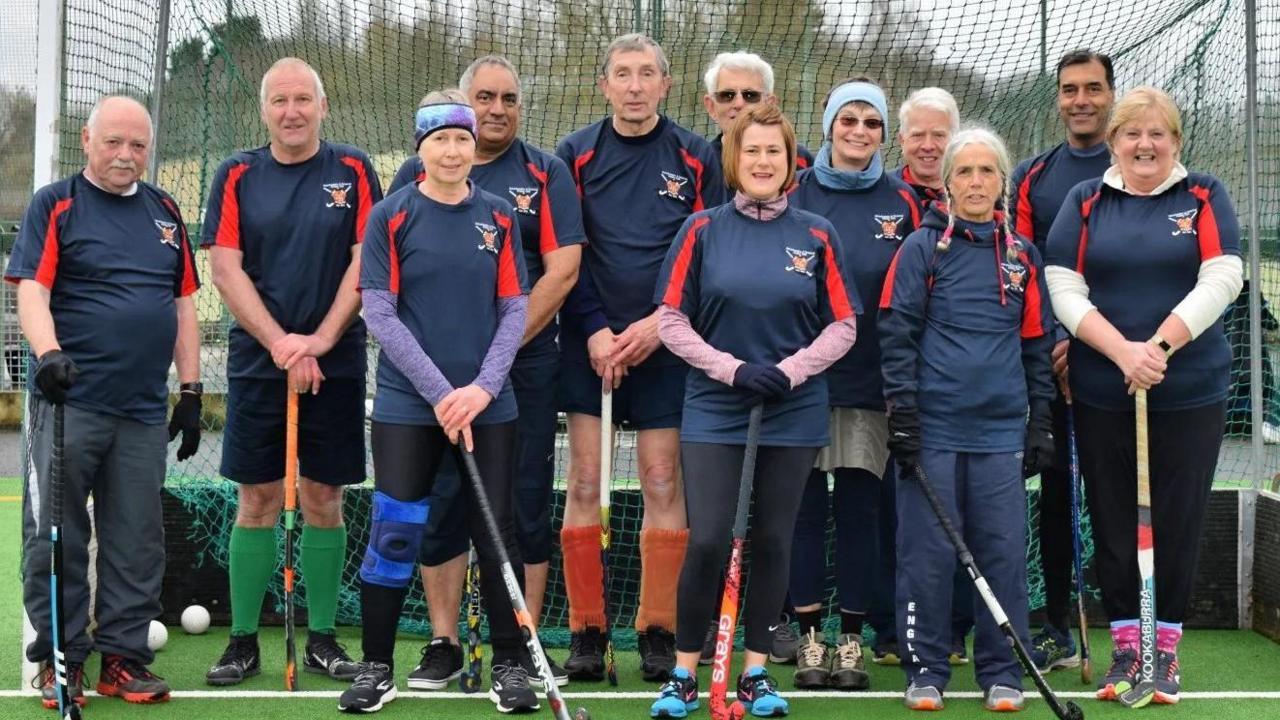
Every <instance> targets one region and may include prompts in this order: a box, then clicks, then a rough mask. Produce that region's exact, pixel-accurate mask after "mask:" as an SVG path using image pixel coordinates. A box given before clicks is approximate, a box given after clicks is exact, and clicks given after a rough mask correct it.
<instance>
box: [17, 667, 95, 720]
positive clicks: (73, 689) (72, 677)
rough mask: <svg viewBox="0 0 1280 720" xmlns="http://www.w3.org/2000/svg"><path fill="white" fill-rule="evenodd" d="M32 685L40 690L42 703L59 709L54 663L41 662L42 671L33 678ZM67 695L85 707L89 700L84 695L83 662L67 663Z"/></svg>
mask: <svg viewBox="0 0 1280 720" xmlns="http://www.w3.org/2000/svg"><path fill="white" fill-rule="evenodd" d="M31 686H32V687H34V688H36V689H37V690H39V691H40V703H41V704H42V705H44V706H45V707H46V708H47V709H49V710H57V709H58V688H57V686H56V685H55V684H54V678H53V664H52V663H47V662H46V663H41V664H40V672H39V673H38V674H37V675H36V676H35V678H34V679H32V681H31ZM67 697H68V698H69V699H70V700H71V702H73V703H75V704H77V705H79V706H80V707H84V704H85V703H86V702H88V700H87V699H86V698H85V696H84V664H83V663H78V662H69V663H67Z"/></svg>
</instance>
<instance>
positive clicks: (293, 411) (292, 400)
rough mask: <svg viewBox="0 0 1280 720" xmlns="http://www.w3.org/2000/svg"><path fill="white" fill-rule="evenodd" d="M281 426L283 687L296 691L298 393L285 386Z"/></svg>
mask: <svg viewBox="0 0 1280 720" xmlns="http://www.w3.org/2000/svg"><path fill="white" fill-rule="evenodd" d="M285 392H286V393H287V395H288V397H289V400H288V405H286V412H285V426H284V688H285V689H286V690H297V689H298V648H297V643H296V642H295V640H294V627H293V625H294V621H293V576H294V568H293V542H294V539H295V538H294V536H295V535H296V534H297V531H298V527H297V523H296V522H295V521H296V520H297V514H298V393H296V392H294V391H293V388H290V387H288V385H287V383H286V387H285Z"/></svg>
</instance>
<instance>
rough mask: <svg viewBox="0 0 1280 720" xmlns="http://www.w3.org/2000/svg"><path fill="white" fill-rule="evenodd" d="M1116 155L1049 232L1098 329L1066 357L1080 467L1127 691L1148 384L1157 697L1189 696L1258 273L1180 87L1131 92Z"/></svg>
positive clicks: (1116, 677) (1061, 283) (1113, 130)
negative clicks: (1247, 264) (1196, 614)
mask: <svg viewBox="0 0 1280 720" xmlns="http://www.w3.org/2000/svg"><path fill="white" fill-rule="evenodd" d="M1107 142H1108V144H1109V145H1110V146H1111V154H1112V157H1113V162H1114V164H1113V165H1112V166H1111V167H1110V168H1108V169H1107V171H1106V173H1105V174H1103V176H1102V178H1100V179H1095V180H1086V181H1085V182H1082V183H1080V184H1079V185H1076V186H1075V188H1073V189H1072V190H1071V192H1070V193H1069V194H1068V195H1067V199H1066V201H1065V202H1064V204H1063V207H1062V210H1061V211H1060V212H1059V213H1058V216H1057V219H1056V220H1055V221H1054V223H1053V227H1052V228H1051V229H1050V231H1049V239H1048V251H1047V254H1048V265H1049V267H1048V270H1047V271H1046V275H1047V277H1048V280H1049V290H1050V293H1051V295H1052V298H1053V310H1054V313H1055V314H1056V315H1057V316H1058V319H1059V320H1060V321H1061V322H1062V324H1063V325H1064V326H1065V327H1066V329H1067V330H1069V331H1070V332H1071V334H1072V335H1075V336H1076V338H1078V339H1079V340H1082V341H1083V342H1073V343H1071V349H1070V351H1069V352H1068V355H1067V362H1068V367H1069V368H1070V371H1069V376H1068V377H1069V385H1070V388H1071V395H1072V397H1073V398H1074V406H1075V413H1076V427H1077V434H1078V438H1079V445H1080V463H1081V465H1080V467H1081V470H1082V471H1083V473H1084V479H1085V483H1086V493H1087V494H1088V496H1089V515H1090V518H1091V519H1092V521H1093V533H1094V541H1095V543H1096V547H1097V548H1099V552H1098V557H1097V568H1098V583H1099V585H1101V587H1102V601H1103V606H1104V607H1105V608H1106V610H1107V615H1108V617H1110V619H1111V639H1112V644H1113V646H1114V651H1113V654H1112V665H1111V669H1110V670H1109V671H1108V672H1107V675H1106V677H1105V678H1104V679H1103V680H1102V682H1101V683H1100V685H1099V688H1098V697H1099V698H1101V699H1104V700H1114V699H1116V697H1117V696H1118V695H1119V694H1121V693H1123V692H1124V691H1125V690H1127V689H1128V688H1129V687H1131V686H1132V685H1133V684H1134V683H1135V682H1136V677H1137V672H1138V664H1139V661H1138V641H1139V638H1138V619H1137V618H1138V613H1139V610H1138V586H1139V580H1138V557H1137V543H1136V541H1135V538H1136V537H1137V528H1136V526H1135V525H1136V519H1137V509H1136V507H1137V489H1136V483H1137V467H1136V462H1135V434H1134V409H1133V401H1132V400H1131V399H1130V398H1129V395H1130V394H1132V393H1133V391H1134V390H1135V389H1136V388H1142V389H1148V390H1149V392H1148V399H1147V403H1148V408H1149V413H1148V423H1149V426H1148V433H1149V438H1150V443H1151V444H1150V463H1151V465H1150V469H1151V510H1152V529H1153V533H1154V537H1155V545H1156V552H1155V583H1156V619H1157V621H1158V623H1157V639H1156V644H1157V654H1156V692H1155V701H1156V702H1160V703H1176V702H1177V701H1178V690H1179V668H1178V654H1177V653H1178V641H1179V640H1180V639H1181V637H1182V619H1183V617H1185V616H1186V612H1187V604H1188V602H1189V600H1190V597H1191V585H1192V580H1193V579H1194V577H1195V570H1196V560H1197V554H1198V550H1199V547H1200V532H1201V529H1202V528H1203V525H1204V513H1205V508H1206V506H1207V504H1208V499H1209V489H1210V487H1211V486H1212V484H1213V473H1214V467H1215V465H1216V463H1217V459H1218V450H1219V448H1220V447H1221V444H1222V433H1223V426H1224V423H1225V420H1226V398H1227V380H1228V376H1229V373H1230V367H1231V349H1230V346H1229V344H1228V342H1227V338H1226V334H1225V333H1224V332H1223V326H1222V314H1223V312H1224V311H1225V310H1226V308H1227V306H1228V305H1229V304H1231V301H1232V300H1234V299H1235V298H1236V296H1237V295H1238V294H1239V292H1240V288H1241V286H1242V284H1243V282H1244V281H1243V265H1242V263H1241V261H1240V227H1239V225H1238V224H1237V222H1236V213H1235V209H1234V208H1233V207H1232V206H1231V199H1230V198H1229V197H1227V191H1226V188H1224V187H1223V186H1222V183H1221V182H1219V181H1218V179H1217V178H1215V177H1213V176H1212V175H1208V174H1205V173H1197V172H1188V171H1187V169H1186V168H1185V167H1183V166H1182V164H1181V163H1180V162H1178V156H1179V152H1180V151H1181V149H1182V121H1181V118H1180V117H1179V114H1178V108H1177V106H1175V105H1174V104H1173V101H1172V100H1170V99H1169V96H1168V95H1166V94H1164V93H1163V92H1161V91H1160V90H1157V89H1155V88H1151V87H1139V88H1135V89H1133V90H1131V91H1129V93H1128V94H1126V95H1125V97H1124V98H1123V99H1121V101H1120V102H1119V103H1117V104H1116V107H1115V111H1114V112H1113V113H1112V116H1111V121H1110V123H1109V124H1108V126H1107Z"/></svg>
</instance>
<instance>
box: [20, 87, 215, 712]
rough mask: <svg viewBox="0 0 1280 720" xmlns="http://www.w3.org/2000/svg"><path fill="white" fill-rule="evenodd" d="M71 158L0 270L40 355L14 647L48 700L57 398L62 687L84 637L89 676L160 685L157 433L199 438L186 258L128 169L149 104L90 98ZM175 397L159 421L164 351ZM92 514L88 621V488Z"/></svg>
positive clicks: (146, 698)
mask: <svg viewBox="0 0 1280 720" xmlns="http://www.w3.org/2000/svg"><path fill="white" fill-rule="evenodd" d="M80 139H81V144H82V146H83V148H84V153H85V158H86V160H87V162H86V163H85V167H84V170H83V171H82V172H80V173H77V174H75V175H73V176H71V177H69V178H66V179H63V180H60V181H58V182H55V183H53V184H51V185H46V186H45V187H43V188H41V189H40V190H39V191H38V192H36V194H35V197H33V198H32V200H31V205H30V206H29V207H28V208H27V214H26V218H25V220H24V221H23V223H22V230H21V233H20V234H19V236H18V242H17V244H16V245H15V246H14V250H13V257H12V258H11V260H10V262H9V267H8V268H7V269H6V270H5V279H6V280H8V281H9V282H12V283H16V284H17V286H18V319H19V321H20V322H21V324H22V332H23V335H24V336H25V337H26V339H27V342H29V343H30V344H31V351H32V355H33V356H34V357H35V358H38V360H37V361H36V362H35V364H34V366H33V375H32V383H31V388H30V399H31V425H30V432H31V443H32V445H31V447H32V458H31V462H32V467H33V468H34V470H35V473H34V477H33V478H31V479H30V482H29V484H28V485H27V486H26V487H25V488H24V489H25V491H26V492H25V493H24V497H23V513H22V543H23V593H22V594H23V603H24V605H25V607H26V611H27V615H28V617H30V618H31V624H32V626H33V627H34V628H35V629H36V639H35V641H34V642H32V643H31V644H30V645H28V646H27V648H26V655H27V659H29V660H31V661H32V662H40V663H43V664H44V669H43V672H42V673H41V676H40V681H41V695H42V700H43V703H44V706H45V707H46V708H56V707H58V696H57V694H56V692H55V688H54V681H53V663H52V660H53V654H54V650H55V648H53V643H52V634H51V628H52V626H51V620H52V615H53V613H52V606H51V603H50V587H49V567H50V566H49V553H50V547H49V542H48V522H49V520H48V518H49V512H50V490H51V486H50V472H51V471H52V470H53V461H52V455H53V451H54V448H53V422H54V406H59V408H60V409H61V412H62V413H63V415H64V417H65V420H64V421H63V426H64V428H65V429H64V433H65V435H64V440H63V447H62V449H61V453H62V457H63V461H62V462H63V463H64V464H65V470H63V475H62V486H63V487H62V491H61V494H62V497H63V500H62V507H63V512H62V537H63V543H64V550H63V564H62V568H61V570H60V572H59V582H60V584H61V597H60V601H62V602H64V603H65V606H64V608H63V617H64V618H65V624H64V626H63V628H62V630H63V631H64V633H65V634H64V635H63V637H62V648H60V650H63V651H64V652H65V657H66V662H67V676H66V681H67V685H68V691H69V694H70V699H71V700H72V701H74V702H77V703H79V704H81V705H83V704H84V702H85V696H84V691H83V689H82V685H83V678H84V662H85V658H86V657H87V656H88V655H89V653H90V652H91V651H92V650H94V649H97V650H98V651H99V652H100V653H102V673H101V676H100V678H99V680H98V686H97V690H98V692H99V694H102V695H112V696H118V697H121V698H123V699H125V700H127V701H129V702H135V703H151V702H163V701H165V700H168V699H169V686H168V684H166V683H165V681H164V680H163V679H161V678H159V677H157V676H156V675H153V674H152V673H151V671H150V670H148V669H147V667H146V666H147V664H149V663H150V662H151V661H152V660H153V659H154V658H155V654H154V653H153V652H152V651H151V650H150V649H149V648H148V647H147V633H148V630H149V629H150V622H151V618H153V617H155V616H156V615H158V614H159V613H160V609H161V608H160V581H161V575H162V573H160V572H159V571H158V568H163V567H164V526H163V521H162V515H161V509H160V491H161V488H162V487H163V485H164V474H165V452H166V449H165V445H166V441H167V440H169V439H172V438H173V437H174V436H175V435H176V434H177V432H179V431H181V432H182V433H183V440H182V446H181V447H180V448H179V449H178V459H179V460H186V459H187V458H189V457H191V456H192V455H194V454H195V452H196V449H197V448H198V447H199V441H200V393H201V386H200V383H199V382H198V380H199V376H200V331H199V327H198V324H197V321H196V309H195V301H194V299H193V298H192V294H193V293H195V291H196V290H197V288H199V280H198V278H197V277H196V270H195V257H194V255H193V253H192V246H191V240H190V238H188V237H187V228H186V225H185V224H184V223H183V221H182V216H181V214H179V212H178V205H177V203H175V202H174V200H173V198H172V197H170V196H169V194H168V193H166V192H165V191H163V190H161V189H159V188H157V187H155V186H154V185H150V184H148V183H145V182H141V181H140V180H139V178H140V177H141V176H142V171H143V169H144V168H146V166H147V156H148V154H149V153H150V150H151V140H152V126H151V117H150V116H149V115H148V113H147V110H146V108H144V107H143V106H142V105H141V104H139V103H138V102H137V101H136V100H133V99H131V98H127V97H120V96H107V97H104V98H102V99H101V100H99V101H98V103H97V104H96V105H95V106H94V108H93V110H92V112H90V113H89V121H88V123H87V124H86V125H85V127H84V129H83V130H82V131H81V135H80ZM171 361H173V362H175V363H176V364H177V368H178V380H179V382H180V383H182V385H181V388H180V391H181V397H180V399H179V401H178V404H177V406H176V407H175V408H174V411H173V417H172V420H171V421H170V423H169V435H168V437H167V438H166V436H165V414H166V406H167V404H168V399H169V389H168V382H167V381H168V375H169V364H170V362H171ZM90 494H92V495H93V497H94V520H95V521H96V523H97V533H98V538H99V544H98V561H99V562H98V566H97V568H96V570H97V573H98V585H97V589H98V593H97V597H96V602H97V605H96V608H97V612H96V616H97V620H98V626H97V629H96V630H95V631H94V635H93V637H92V638H90V637H89V634H88V630H87V628H88V624H89V601H90V598H89V584H88V572H89V567H88V564H89V551H88V543H89V535H90V532H91V527H92V526H91V525H90V521H89V515H88V512H87V511H86V509H85V501H86V499H87V498H88V497H89V495H90Z"/></svg>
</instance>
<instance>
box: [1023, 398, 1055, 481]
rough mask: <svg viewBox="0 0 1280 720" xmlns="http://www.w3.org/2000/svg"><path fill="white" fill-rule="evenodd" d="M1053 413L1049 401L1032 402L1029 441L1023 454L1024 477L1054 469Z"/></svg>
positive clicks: (1028, 418) (1028, 430)
mask: <svg viewBox="0 0 1280 720" xmlns="http://www.w3.org/2000/svg"><path fill="white" fill-rule="evenodd" d="M1054 453H1055V448H1054V444H1053V411H1052V410H1051V409H1050V408H1049V401H1048V400H1032V401H1031V414H1030V415H1029V416H1028V417H1027V439H1026V444H1025V445H1024V446H1023V453H1022V476H1023V478H1029V477H1031V476H1033V475H1039V474H1040V473H1041V472H1043V471H1045V470H1048V469H1049V468H1051V467H1053V456H1054Z"/></svg>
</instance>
